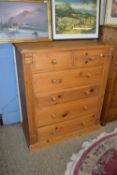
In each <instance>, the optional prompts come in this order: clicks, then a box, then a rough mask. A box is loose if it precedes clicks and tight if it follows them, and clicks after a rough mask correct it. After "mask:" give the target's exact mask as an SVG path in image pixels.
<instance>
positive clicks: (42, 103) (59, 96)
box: [34, 85, 100, 108]
mask: <svg viewBox="0 0 117 175" xmlns="http://www.w3.org/2000/svg"><path fill="white" fill-rule="evenodd" d="M99 90H100V86H99V85H90V86H82V87H79V88H69V89H63V90H61V91H60V90H59V91H57V92H54V93H53V92H52V93H36V94H35V95H34V103H35V105H36V106H38V108H44V107H47V106H51V105H55V104H61V103H65V102H69V101H73V100H78V99H82V98H88V97H93V96H97V95H98V94H99Z"/></svg>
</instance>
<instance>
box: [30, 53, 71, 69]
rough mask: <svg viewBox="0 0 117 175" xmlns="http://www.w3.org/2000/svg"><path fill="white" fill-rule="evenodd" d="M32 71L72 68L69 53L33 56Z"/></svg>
mask: <svg viewBox="0 0 117 175" xmlns="http://www.w3.org/2000/svg"><path fill="white" fill-rule="evenodd" d="M33 59H34V63H33V70H38V71H53V70H59V69H65V68H71V67H72V66H73V60H72V56H71V52H67V51H66V52H61V51H60V52H43V53H42V52H40V53H37V54H35V55H34V56H33Z"/></svg>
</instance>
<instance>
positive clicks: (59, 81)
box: [32, 66, 103, 93]
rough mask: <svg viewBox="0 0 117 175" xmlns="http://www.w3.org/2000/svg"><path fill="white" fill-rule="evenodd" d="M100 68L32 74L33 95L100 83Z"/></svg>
mask: <svg viewBox="0 0 117 175" xmlns="http://www.w3.org/2000/svg"><path fill="white" fill-rule="evenodd" d="M102 74H103V69H102V66H98V67H90V68H79V69H73V70H65V71H57V72H54V73H53V72H46V73H39V74H32V83H33V90H34V93H40V92H48V91H50V92H51V91H56V90H61V89H66V88H71V87H77V86H82V85H89V84H94V83H98V82H100V80H101V78H102Z"/></svg>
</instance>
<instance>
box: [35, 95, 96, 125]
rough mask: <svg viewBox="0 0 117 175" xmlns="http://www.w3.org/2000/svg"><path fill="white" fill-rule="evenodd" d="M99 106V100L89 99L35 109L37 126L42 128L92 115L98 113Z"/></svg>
mask: <svg viewBox="0 0 117 175" xmlns="http://www.w3.org/2000/svg"><path fill="white" fill-rule="evenodd" d="M97 104H98V98H97V97H95V98H89V99H83V100H78V101H73V102H70V103H65V104H60V105H55V106H52V107H46V108H43V109H39V108H38V107H37V106H36V108H35V116H36V125H37V127H41V126H44V125H48V124H52V123H57V122H61V121H64V120H69V119H72V118H75V117H80V116H81V115H86V114H90V113H93V112H96V110H97Z"/></svg>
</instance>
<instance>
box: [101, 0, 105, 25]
mask: <svg viewBox="0 0 117 175" xmlns="http://www.w3.org/2000/svg"><path fill="white" fill-rule="evenodd" d="M105 13H106V0H100V25H101V26H103V25H104V22H105Z"/></svg>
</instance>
